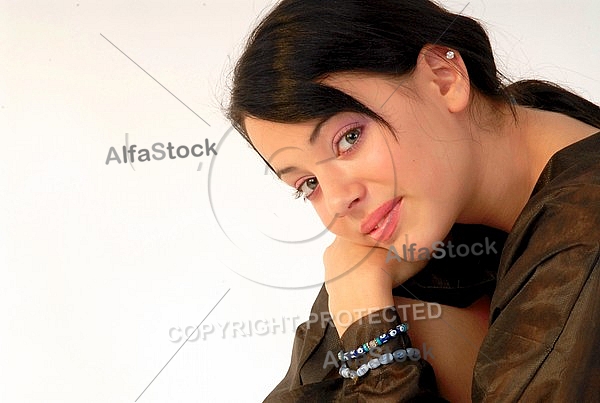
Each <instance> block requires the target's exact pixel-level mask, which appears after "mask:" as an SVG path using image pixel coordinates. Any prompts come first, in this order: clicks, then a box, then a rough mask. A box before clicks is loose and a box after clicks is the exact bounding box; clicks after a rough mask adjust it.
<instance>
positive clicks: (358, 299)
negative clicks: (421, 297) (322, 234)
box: [323, 237, 427, 337]
mask: <svg viewBox="0 0 600 403" xmlns="http://www.w3.org/2000/svg"><path fill="white" fill-rule="evenodd" d="M387 254H388V250H387V249H384V248H380V247H373V246H365V245H360V244H356V243H354V242H351V241H348V240H346V239H344V238H340V237H337V238H336V239H335V240H334V241H333V243H332V244H331V245H330V246H329V247H328V248H327V249H326V250H325V253H324V255H323V263H324V264H325V288H326V289H327V292H328V294H329V312H330V313H331V315H332V317H333V322H334V323H335V326H336V329H337V331H338V334H339V335H340V337H341V336H342V335H343V334H344V332H345V331H346V329H347V328H348V327H349V326H350V325H351V324H352V323H353V322H355V321H357V320H358V319H360V318H361V317H363V316H366V315H367V314H368V313H370V312H374V311H377V310H380V309H383V308H386V307H388V306H393V305H394V297H393V296H392V289H393V288H394V287H396V286H398V285H400V284H402V283H403V282H405V281H406V280H408V279H409V278H410V277H412V276H413V275H415V274H416V273H417V272H418V271H419V270H421V269H422V268H423V267H424V266H425V264H426V263H427V262H426V261H419V262H398V261H397V260H396V259H390V262H389V263H386V256H387ZM348 315H350V317H348Z"/></svg>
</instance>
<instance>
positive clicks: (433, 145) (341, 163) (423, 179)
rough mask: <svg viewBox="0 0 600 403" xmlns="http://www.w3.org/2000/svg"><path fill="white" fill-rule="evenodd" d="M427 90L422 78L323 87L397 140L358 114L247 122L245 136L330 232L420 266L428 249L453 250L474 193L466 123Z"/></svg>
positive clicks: (347, 79) (361, 79)
mask: <svg viewBox="0 0 600 403" xmlns="http://www.w3.org/2000/svg"><path fill="white" fill-rule="evenodd" d="M428 81H431V80H427V79H424V78H423V77H419V76H418V75H414V76H412V77H411V79H410V80H409V81H406V82H405V83H403V84H402V88H398V82H393V81H391V80H389V79H386V78H382V77H376V76H370V75H369V76H366V75H358V74H337V75H335V76H332V77H330V78H328V79H326V80H325V81H324V84H326V85H330V86H332V87H335V88H337V89H339V90H342V91H344V92H345V93H347V94H349V95H351V96H353V97H354V98H356V99H358V100H359V101H361V102H362V103H363V104H364V105H366V106H367V107H369V108H370V109H371V110H373V111H375V112H376V113H378V114H379V116H381V117H383V118H384V119H385V120H386V121H387V122H388V123H389V124H390V125H391V126H392V128H393V129H394V131H395V135H394V134H392V133H390V131H389V129H388V128H387V127H385V125H382V124H380V123H379V122H377V121H375V120H373V119H372V118H370V117H367V116H364V115H361V114H358V113H353V112H347V113H340V114H337V115H334V116H333V117H331V118H329V119H327V120H325V121H324V122H319V121H311V122H305V123H299V124H283V123H273V122H269V121H264V120H258V119H253V118H247V119H246V120H245V125H246V129H247V131H248V134H249V136H250V139H251V140H252V143H253V144H254V146H255V147H256V149H257V150H258V151H259V152H260V153H261V155H262V156H263V157H264V158H265V159H266V160H267V161H268V162H269V163H270V165H271V166H272V167H273V168H274V169H275V171H276V172H277V173H278V176H279V177H280V178H281V179H282V180H283V181H284V182H285V183H287V184H288V185H290V186H292V187H294V188H296V189H298V190H299V192H300V193H301V195H302V196H304V197H305V198H306V199H307V200H309V201H310V202H311V203H312V205H313V206H314V208H315V210H316V211H317V213H318V215H319V217H320V218H321V220H322V222H323V224H325V225H326V226H327V227H328V228H329V229H330V231H331V232H333V233H334V234H336V235H337V236H339V237H343V238H346V239H348V240H351V241H354V242H356V243H359V244H363V245H379V246H381V247H386V248H389V247H390V246H391V245H394V247H395V248H396V250H397V251H398V253H399V254H400V256H401V257H403V256H402V255H403V252H402V251H403V246H404V245H405V244H406V248H407V249H406V250H407V254H406V258H407V259H408V260H413V259H417V258H418V257H419V254H420V252H418V251H419V249H421V248H427V250H428V251H429V252H431V251H432V248H433V247H435V245H434V243H435V242H439V241H443V240H444V238H445V237H446V235H447V233H448V231H449V229H450V227H451V226H452V224H453V223H454V222H456V221H457V220H458V219H460V215H461V212H462V211H463V210H464V209H465V207H466V205H467V201H468V200H469V194H471V192H472V189H473V186H474V183H473V180H471V179H469V178H472V176H473V175H472V174H473V173H472V172H470V166H471V165H470V163H471V157H470V155H471V151H472V150H471V147H472V146H473V142H472V139H471V137H470V136H469V135H468V134H466V133H465V132H464V130H461V129H460V128H461V127H462V123H461V119H462V118H464V116H463V115H462V114H457V113H456V112H455V111H454V112H453V111H450V110H449V107H448V102H447V100H446V99H445V97H444V96H442V95H440V91H439V88H438V89H436V86H432V85H430V84H428ZM467 96H468V94H467ZM450 109H451V108H450ZM411 244H415V245H413V246H412V247H411ZM438 246H439V245H438ZM410 250H412V251H413V252H412V253H411V252H409V251H410ZM421 252H424V251H423V250H421ZM422 258H423V256H421V259H422Z"/></svg>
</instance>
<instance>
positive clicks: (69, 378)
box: [0, 0, 600, 403]
mask: <svg viewBox="0 0 600 403" xmlns="http://www.w3.org/2000/svg"><path fill="white" fill-rule="evenodd" d="M271 3H272V2H270V1H264V0H263V1H260V0H256V1H251V0H227V1H215V0H205V1H183V2H167V1H164V0H163V1H146V2H141V1H135V2H133V1H127V2H121V1H114V0H107V1H97V2H90V1H85V0H80V1H77V0H73V1H55V2H47V1H35V2H34V1H16V0H15V1H7V0H2V1H1V2H0V60H1V61H0V139H1V146H0V164H1V165H0V168H1V170H0V189H2V198H1V199H0V203H1V206H0V207H1V211H2V213H0V306H1V307H2V322H1V323H2V325H1V326H2V327H1V329H0V363H1V364H0V401H3V402H84V401H85V402H134V401H135V400H136V399H138V397H139V399H138V402H144V403H149V402H200V401H202V402H229V401H242V402H257V401H261V400H262V399H263V398H264V397H265V396H266V394H267V393H268V392H269V391H270V390H271V389H272V388H273V387H274V386H275V385H276V383H277V382H278V381H279V380H280V379H281V378H282V377H283V375H284V374H285V372H286V370H287V366H288V364H289V357H290V352H291V344H292V339H293V336H294V333H293V328H292V324H293V323H294V322H295V324H298V323H299V322H300V318H302V320H305V319H306V317H307V315H308V312H309V309H310V306H311V304H312V302H313V300H314V297H315V296H316V293H317V292H318V287H315V286H314V285H315V284H318V283H319V281H320V279H321V276H322V268H321V253H322V251H323V249H324V247H325V246H326V245H327V244H328V242H330V241H331V239H332V238H331V235H329V234H328V235H325V236H322V237H317V239H316V240H315V241H314V242H306V243H300V244H293V243H292V244H289V243H283V242H278V241H274V240H272V239H270V238H269V237H268V236H270V237H272V238H277V239H280V240H286V241H294V240H302V239H306V238H307V237H311V236H314V235H315V234H318V233H319V232H320V231H321V230H322V225H321V224H320V223H319V221H318V219H317V217H316V215H315V214H314V213H313V212H312V210H311V208H310V205H309V204H306V203H304V202H302V201H300V200H294V199H293V197H292V196H291V195H292V192H291V191H290V190H289V189H288V188H285V187H283V186H282V185H280V184H279V183H277V182H276V181H275V180H274V179H273V178H272V177H271V176H270V175H265V171H264V165H263V164H261V163H260V161H259V159H258V158H257V157H256V156H255V155H254V154H253V152H252V151H251V150H250V149H249V148H248V147H247V146H246V145H245V144H244V142H243V141H242V140H241V139H240V138H239V136H238V135H237V134H236V133H235V132H232V133H230V134H229V135H228V136H227V137H226V138H224V134H225V133H226V131H227V130H228V128H229V124H228V123H227V121H226V120H225V119H224V117H223V114H222V111H221V104H222V103H223V102H225V101H226V99H227V92H226V87H225V83H226V82H227V75H228V73H229V72H230V70H231V67H232V65H233V62H234V61H235V60H236V58H237V56H238V55H239V53H240V49H241V48H242V46H243V42H244V38H245V37H246V36H247V34H248V33H249V31H250V29H251V27H252V26H254V25H255V23H256V22H257V20H258V18H259V16H260V15H263V14H264V13H265V7H267V6H268V5H269V4H271ZM443 4H445V5H446V6H448V7H449V8H451V9H452V10H454V11H459V10H461V9H462V8H463V7H464V6H465V4H467V2H461V1H445V2H443ZM464 13H465V14H467V15H471V16H475V17H477V18H479V19H480V20H482V21H484V22H485V23H486V26H487V28H488V29H489V31H490V32H491V36H492V39H493V43H494V46H495V48H496V54H497V56H498V59H499V61H498V64H499V66H500V68H501V69H502V70H503V71H504V72H505V73H507V75H508V76H509V77H510V78H512V79H518V78H533V77H535V78H546V79H550V80H554V81H557V82H559V83H562V84H566V85H568V86H569V87H570V88H572V89H573V90H575V91H577V92H579V93H580V94H582V95H584V96H586V97H588V98H589V99H591V100H593V101H594V102H596V103H598V102H599V101H600V82H599V81H598V76H597V72H598V71H599V70H600V56H599V54H598V38H599V37H600V25H599V24H598V17H600V3H598V2H597V1H596V0H577V1H569V2H567V1H564V0H563V1H556V0H544V1H537V0H536V1H533V0H529V1H522V0H519V1H517V0H513V1H507V0H486V1H482V0H477V1H471V2H470V3H469V4H468V5H467V7H466V9H465V11H464ZM102 35H103V36H102ZM109 40H110V42H112V43H113V44H114V45H115V46H117V47H118V48H120V49H121V50H122V51H123V52H124V53H126V54H127V55H128V56H129V57H130V58H131V59H132V60H133V61H135V62H136V63H137V64H138V65H139V67H138V66H136V65H135V64H134V63H133V62H132V61H131V60H129V59H128V58H127V57H126V56H124V55H123V53H121V52H119V50H117V49H116V48H115V46H113V44H111V43H109ZM140 67H141V68H143V69H145V70H146V72H148V73H149V74H150V75H152V77H154V79H156V80H157V81H158V82H160V83H161V84H162V85H164V87H166V88H167V89H168V90H169V91H171V92H172V94H174V95H176V96H177V98H179V100H178V99H176V98H175V97H174V96H173V95H172V94H170V93H169V92H167V91H166V90H165V89H164V88H163V87H161V86H160V85H159V84H158V83H157V82H156V81H154V80H153V79H152V78H151V77H149V76H148V75H147V74H146V73H145V72H144V71H142V69H141V68H140ZM180 100H181V102H180ZM182 102H183V103H185V104H186V105H187V106H188V107H189V108H190V109H191V110H193V112H194V113H193V112H192V111H191V110H190V109H188V108H187V107H186V106H184V105H183V104H182ZM196 114H197V115H199V116H200V117H201V118H202V119H204V120H206V122H208V124H210V126H208V125H207V124H206V123H205V122H203V121H202V120H201V119H200V118H199V117H198V116H197V115H196ZM126 133H127V136H128V142H129V144H136V145H137V146H138V149H139V148H149V147H151V145H152V144H154V143H157V142H162V143H165V144H166V143H167V142H172V143H173V144H174V145H175V146H179V145H186V146H188V147H190V146H192V145H193V144H196V143H198V144H204V141H205V139H209V141H210V142H211V143H212V142H216V143H218V142H220V141H222V143H221V145H220V148H219V154H218V156H216V157H208V158H207V157H201V158H193V157H188V158H186V159H181V158H178V159H175V160H170V159H168V158H167V159H165V160H162V161H151V162H135V163H134V164H132V165H129V164H118V163H116V162H114V161H113V162H111V163H110V164H108V165H106V163H105V162H106V159H107V156H108V151H109V149H110V147H115V148H116V149H117V151H120V149H121V147H122V146H123V145H124V144H125V137H126ZM201 162H202V165H201V166H199V165H200V163H201ZM211 164H212V165H211ZM211 202H212V203H211ZM265 234H266V235H268V236H266V235H265ZM311 286H312V287H311ZM226 293H227V294H226ZM225 294H226V295H225ZM224 295H225V296H224ZM223 296H224V297H223ZM221 298H222V300H221V302H220V303H219V304H218V305H217V306H216V307H215V304H217V302H218V301H219V300H220V299H221ZM213 307H214V310H212V311H211V309H213ZM209 313H210V314H209ZM207 314H209V315H208V317H206V315H207ZM205 317H206V319H205V321H204V323H203V326H204V329H205V330H207V331H209V330H210V328H211V327H212V328H213V329H214V332H213V333H210V334H206V333H205V334H204V340H203V339H202V337H200V338H198V335H197V334H196V335H194V336H192V339H190V341H189V342H188V343H186V344H185V345H183V347H182V348H181V350H179V351H178V353H177V354H176V355H175V356H174V358H173V359H172V360H171V361H170V362H169V364H168V365H167V366H166V367H164V366H165V364H166V363H167V362H168V361H169V359H171V357H173V355H174V354H175V352H176V351H177V350H178V349H179V348H180V347H181V346H182V341H180V342H174V341H173V340H172V338H171V337H170V335H169V330H170V329H177V328H185V327H188V326H192V327H196V326H197V325H198V324H199V323H200V321H202V320H203V319H204V318H205ZM257 321H268V323H269V324H268V325H267V327H266V332H267V334H265V335H256V334H252V335H250V334H248V333H249V331H248V326H249V323H248V322H250V323H257ZM234 322H245V332H244V334H246V336H245V337H244V336H243V335H242V333H241V332H240V331H232V328H231V327H232V326H233V325H234ZM282 322H285V323H286V324H287V325H286V326H285V327H282V326H281V323H282ZM260 323H263V322H260ZM263 325H264V324H263ZM238 326H239V324H238ZM222 327H224V328H225V332H223V329H222ZM262 329H263V333H264V331H265V330H264V328H262ZM171 335H172V336H173V337H175V338H176V337H177V336H179V335H181V334H180V333H177V330H175V331H174V332H172V333H171ZM163 367H164V370H162V372H161V373H160V375H159V376H158V377H156V375H157V374H158V373H159V371H161V369H162V368H163ZM155 377H156V378H155ZM153 379H154V381H153ZM151 381H153V383H152V384H151V385H150V386H149V387H148V388H147V389H145V388H146V387H147V386H148V384H150V382H151ZM144 390H145V391H144ZM142 392H144V393H143V394H142ZM140 394H141V397H140Z"/></svg>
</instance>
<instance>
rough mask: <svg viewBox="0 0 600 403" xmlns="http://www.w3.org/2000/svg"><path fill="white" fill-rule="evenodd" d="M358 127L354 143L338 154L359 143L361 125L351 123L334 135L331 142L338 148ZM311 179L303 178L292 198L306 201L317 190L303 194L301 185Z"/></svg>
mask: <svg viewBox="0 0 600 403" xmlns="http://www.w3.org/2000/svg"><path fill="white" fill-rule="evenodd" d="M357 129H358V138H357V139H356V140H355V141H354V143H353V144H352V145H351V146H350V147H349V148H348V149H347V150H346V151H344V152H342V153H340V154H339V155H344V154H347V153H349V152H352V151H353V150H354V149H355V148H356V146H357V145H358V144H359V143H360V141H361V140H362V137H363V127H362V126H361V125H360V124H358V123H354V124H353V125H351V126H350V127H348V128H347V129H345V130H343V131H342V132H341V134H339V135H338V136H336V137H335V138H334V140H333V143H334V145H335V148H338V147H339V145H340V142H341V141H342V140H343V139H345V138H346V136H348V134H350V133H351V132H353V131H355V130H357ZM311 179H316V178H314V177H311V178H308V179H306V180H304V181H303V182H302V183H301V184H300V186H298V188H296V191H295V192H294V198H296V199H299V198H301V197H303V198H304V201H306V200H307V199H310V197H311V196H312V194H313V193H314V192H315V191H316V190H317V189H316V188H315V189H314V190H313V191H312V192H311V193H310V195H308V196H305V193H304V191H302V190H301V189H302V186H304V184H305V183H306V182H308V181H309V180H311ZM317 186H318V182H317Z"/></svg>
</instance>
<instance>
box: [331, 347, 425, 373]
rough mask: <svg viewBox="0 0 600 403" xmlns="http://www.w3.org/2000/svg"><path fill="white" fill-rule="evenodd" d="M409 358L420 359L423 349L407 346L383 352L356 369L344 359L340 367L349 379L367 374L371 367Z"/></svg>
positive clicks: (412, 359) (340, 371) (341, 371)
mask: <svg viewBox="0 0 600 403" xmlns="http://www.w3.org/2000/svg"><path fill="white" fill-rule="evenodd" d="M406 358H409V359H410V360H411V361H418V360H419V359H420V358H421V351H419V349H418V348H410V347H409V348H407V349H406V350H405V349H400V350H396V351H394V352H393V353H386V354H383V355H382V356H381V357H379V358H373V359H372V360H370V361H369V362H368V363H366V364H363V365H361V366H360V367H358V368H357V369H356V371H355V370H353V369H350V368H348V365H347V364H346V361H342V366H341V367H340V369H339V373H340V375H341V376H342V377H344V378H348V379H357V378H359V377H361V376H364V375H366V373H367V372H369V370H370V369H375V368H378V367H379V366H381V365H386V364H389V363H391V362H393V361H396V362H403V361H406Z"/></svg>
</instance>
